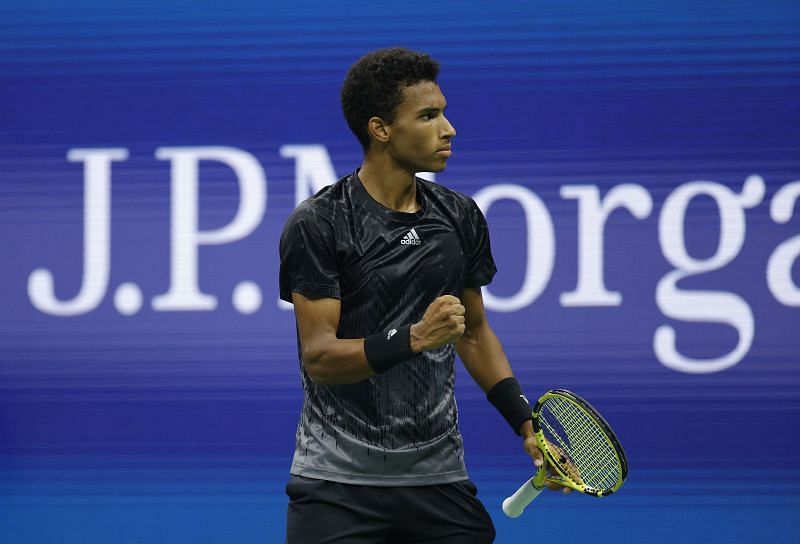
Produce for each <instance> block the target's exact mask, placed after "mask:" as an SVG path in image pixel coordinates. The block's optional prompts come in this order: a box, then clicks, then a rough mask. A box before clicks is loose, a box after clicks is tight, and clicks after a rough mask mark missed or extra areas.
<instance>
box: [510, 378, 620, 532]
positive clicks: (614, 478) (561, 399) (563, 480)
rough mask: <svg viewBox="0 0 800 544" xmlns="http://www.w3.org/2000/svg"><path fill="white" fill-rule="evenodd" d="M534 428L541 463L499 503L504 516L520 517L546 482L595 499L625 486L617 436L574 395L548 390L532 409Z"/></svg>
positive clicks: (603, 420)
mask: <svg viewBox="0 0 800 544" xmlns="http://www.w3.org/2000/svg"><path fill="white" fill-rule="evenodd" d="M533 430H534V432H535V433H536V444H537V445H538V446H539V449H540V450H542V453H543V454H544V463H542V465H541V466H540V467H539V470H538V471H537V472H536V475H535V476H534V477H533V478H531V479H530V480H528V481H527V482H525V483H524V484H523V485H522V487H520V488H519V489H518V490H517V492H516V493H514V494H513V495H511V496H510V497H508V498H507V499H506V500H504V501H503V512H505V514H506V515H507V516H509V517H512V518H515V517H517V516H519V515H520V514H522V511H523V510H525V507H526V506H528V504H530V502H531V501H532V500H533V499H535V498H536V497H537V496H538V495H539V493H541V491H542V489H544V487H545V483H546V482H548V481H549V482H554V483H557V484H559V485H563V486H566V487H571V488H572V489H574V490H576V491H581V492H582V493H586V494H587V495H592V496H594V497H605V496H607V495H610V494H612V493H613V492H615V491H616V490H617V489H619V488H620V487H621V486H622V484H623V483H624V482H625V478H626V477H627V476H628V462H627V460H626V459H625V452H624V451H623V450H622V446H621V445H620V443H619V440H618V439H617V436H616V435H615V434H614V431H612V430H611V427H610V426H609V425H608V423H607V422H606V420H605V419H603V416H601V415H600V414H599V413H597V410H595V409H594V408H592V407H591V405H589V403H588V402H586V401H585V400H583V399H582V398H581V397H579V396H578V395H576V394H575V393H570V392H569V391H566V390H564V389H553V390H551V391H548V392H547V393H545V394H544V395H542V397H541V398H540V399H539V400H538V401H537V402H536V405H535V406H534V408H533ZM548 466H549V467H550V469H551V472H552V474H550V475H549V476H548V474H547V467H548Z"/></svg>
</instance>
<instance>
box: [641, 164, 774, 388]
mask: <svg viewBox="0 0 800 544" xmlns="http://www.w3.org/2000/svg"><path fill="white" fill-rule="evenodd" d="M699 195H707V196H710V197H711V198H713V199H714V201H715V202H716V204H717V207H718V209H719V214H720V236H719V245H718V247H717V250H716V252H715V253H714V255H712V256H711V257H709V258H707V259H703V260H698V259H694V258H692V257H691V256H690V255H689V253H688V251H687V250H686V244H685V242H686V240H685V237H684V231H683V229H684V219H685V215H686V208H687V206H688V205H689V202H690V201H691V200H692V199H693V198H695V197H697V196H699ZM763 198H764V180H762V179H761V178H760V177H759V176H750V177H748V178H747V180H745V182H744V187H743V189H742V193H741V195H739V194H736V193H734V192H733V191H731V190H730V189H728V188H727V187H725V186H724V185H720V184H718V183H713V182H709V181H696V182H692V183H687V184H685V185H682V186H680V187H678V189H676V190H675V191H674V192H673V193H672V194H670V195H669V196H668V197H667V199H666V201H665V202H664V207H663V209H662V210H661V217H660V218H659V228H658V230H659V232H658V235H659V242H660V244H661V251H662V252H663V253H664V256H665V257H666V258H667V260H668V261H669V262H670V264H672V266H674V267H675V268H676V270H673V271H672V272H669V273H668V274H666V275H665V276H664V277H663V278H662V279H661V281H659V282H658V286H657V287H656V304H657V305H658V307H659V309H660V310H661V311H662V312H663V313H664V315H665V316H667V317H670V318H672V319H678V320H684V321H690V322H704V323H724V324H726V325H730V326H731V327H733V328H735V329H736V332H737V333H738V335H739V341H738V344H737V345H736V347H735V348H734V350H733V351H731V352H729V353H727V354H725V355H723V356H720V357H717V358H713V359H693V358H690V357H686V356H684V355H682V354H681V353H679V352H678V350H677V347H676V335H675V329H674V328H672V327H670V326H669V325H661V326H660V327H658V329H656V332H655V335H654V337H653V349H654V351H655V354H656V357H658V360H659V361H661V363H662V364H663V365H665V366H667V367H669V368H672V369H673V370H678V371H680V372H687V373H709V372H718V371H720V370H725V369H726V368H730V367H731V366H733V365H735V364H736V363H738V362H739V361H741V360H742V358H743V357H744V356H745V355H746V354H747V352H748V351H749V350H750V346H751V344H752V342H753V333H754V323H753V312H752V311H751V309H750V306H749V305H748V304H747V302H745V301H744V299H742V298H741V297H740V296H738V295H736V294H734V293H727V292H722V291H703V290H697V291H687V290H682V289H679V288H678V286H677V283H678V281H680V280H682V279H684V278H688V277H691V276H695V275H697V274H702V273H705V272H710V271H713V270H719V269H720V268H722V267H724V266H726V265H727V264H728V263H729V262H731V260H733V258H734V257H736V255H738V254H739V251H740V250H741V248H742V244H743V243H744V235H745V214H744V211H743V209H744V208H752V207H754V206H756V205H757V204H758V203H759V202H761V200H762V199H763Z"/></svg>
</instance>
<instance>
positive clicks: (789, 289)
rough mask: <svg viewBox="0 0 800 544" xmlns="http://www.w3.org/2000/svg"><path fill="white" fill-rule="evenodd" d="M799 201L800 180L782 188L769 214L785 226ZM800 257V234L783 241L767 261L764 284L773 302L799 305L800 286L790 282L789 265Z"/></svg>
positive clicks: (776, 194) (790, 272)
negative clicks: (770, 293)
mask: <svg viewBox="0 0 800 544" xmlns="http://www.w3.org/2000/svg"><path fill="white" fill-rule="evenodd" d="M798 198H800V181H795V182H792V183H790V184H788V185H784V186H783V187H781V188H780V189H779V190H778V192H777V193H775V196H774V197H773V198H772V202H771V203H770V208H769V214H770V216H771V217H772V220H773V221H775V222H776V223H788V222H789V220H790V219H791V218H792V215H793V211H794V205H795V202H797V199H798ZM798 256H800V235H797V236H793V237H791V238H789V239H788V240H786V241H785V242H782V243H781V244H780V245H779V246H778V247H777V248H775V251H774V252H773V253H772V255H770V257H769V260H768V261H767V285H768V286H769V290H770V291H771V292H772V295H773V296H774V297H775V299H776V300H777V301H778V302H780V303H781V304H783V305H785V306H800V287H798V286H797V285H796V284H795V283H794V282H793V281H792V265H793V263H795V262H796V261H797V257H798Z"/></svg>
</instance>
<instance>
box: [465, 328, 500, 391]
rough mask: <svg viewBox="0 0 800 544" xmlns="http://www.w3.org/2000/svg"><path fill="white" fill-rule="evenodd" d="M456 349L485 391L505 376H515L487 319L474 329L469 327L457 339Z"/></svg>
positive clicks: (471, 374) (474, 378)
mask: <svg viewBox="0 0 800 544" xmlns="http://www.w3.org/2000/svg"><path fill="white" fill-rule="evenodd" d="M456 351H457V352H458V356H459V357H461V360H462V361H463V362H464V366H465V367H466V368H467V371H469V373H470V376H472V379H473V380H475V382H476V383H477V384H478V385H479V386H480V388H481V389H483V391H484V392H487V391H489V390H490V389H491V388H492V386H494V385H495V384H496V383H497V382H499V381H500V380H502V379H503V378H508V377H510V376H513V373H512V372H511V365H509V363H508V359H507V358H506V354H505V353H504V352H503V347H502V345H501V344H500V340H498V339H497V336H496V335H495V334H494V331H493V330H492V329H491V327H489V325H488V323H486V322H485V321H484V322H483V323H481V324H480V325H479V326H477V327H475V328H474V329H468V330H467V331H466V332H465V333H464V334H463V335H462V336H461V338H459V339H458V340H457V341H456Z"/></svg>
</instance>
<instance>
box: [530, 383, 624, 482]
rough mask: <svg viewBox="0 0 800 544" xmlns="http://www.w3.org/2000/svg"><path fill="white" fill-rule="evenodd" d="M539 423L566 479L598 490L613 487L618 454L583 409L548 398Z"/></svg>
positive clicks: (566, 401)
mask: <svg viewBox="0 0 800 544" xmlns="http://www.w3.org/2000/svg"><path fill="white" fill-rule="evenodd" d="M539 421H540V422H541V424H542V427H543V429H544V430H545V438H547V439H548V440H549V441H550V442H551V443H552V444H553V445H554V446H555V447H556V448H554V449H555V450H556V451H555V452H554V453H555V454H556V455H554V457H555V458H556V459H559V458H562V459H559V460H561V461H562V462H560V463H559V467H560V468H561V469H562V470H563V471H564V472H565V473H566V474H567V476H569V477H570V478H572V479H573V480H575V482H576V483H583V484H586V485H588V486H590V487H594V488H597V489H611V488H613V487H614V485H616V483H617V478H618V475H619V473H620V470H621V465H620V461H619V457H618V455H617V452H616V450H615V449H614V447H613V446H612V445H611V444H610V442H609V440H608V439H607V438H606V434H605V432H604V431H603V429H602V427H601V426H600V425H599V424H598V423H597V422H596V421H595V420H594V419H593V418H592V417H591V416H589V414H587V413H586V412H585V411H584V410H583V409H582V408H580V407H579V406H577V405H576V404H574V403H573V402H571V401H570V400H568V399H565V398H563V397H550V398H548V399H547V400H545V402H544V403H543V405H542V410H541V412H540V415H539ZM558 450H561V451H558Z"/></svg>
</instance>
